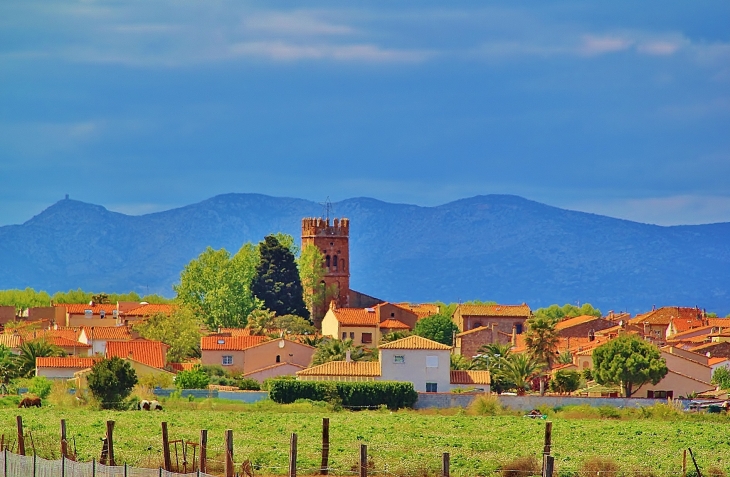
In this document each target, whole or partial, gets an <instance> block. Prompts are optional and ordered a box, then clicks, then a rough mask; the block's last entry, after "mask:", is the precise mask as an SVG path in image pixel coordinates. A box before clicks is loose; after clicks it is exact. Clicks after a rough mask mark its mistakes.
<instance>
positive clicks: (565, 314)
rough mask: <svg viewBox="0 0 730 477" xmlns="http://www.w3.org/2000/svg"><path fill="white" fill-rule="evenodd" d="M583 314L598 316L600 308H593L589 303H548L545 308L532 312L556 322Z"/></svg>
mask: <svg viewBox="0 0 730 477" xmlns="http://www.w3.org/2000/svg"><path fill="white" fill-rule="evenodd" d="M583 315H590V316H597V317H600V316H601V310H599V309H597V308H593V306H592V305H591V304H590V303H583V305H581V306H575V305H571V304H570V303H566V304H565V305H563V306H559V305H550V306H549V307H547V308H538V309H537V310H535V313H534V316H535V317H541V318H550V319H552V320H553V321H555V322H558V321H560V320H562V319H563V318H575V317H576V316H583Z"/></svg>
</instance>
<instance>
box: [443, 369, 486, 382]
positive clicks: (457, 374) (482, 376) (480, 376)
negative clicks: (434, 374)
mask: <svg viewBox="0 0 730 477" xmlns="http://www.w3.org/2000/svg"><path fill="white" fill-rule="evenodd" d="M491 382H492V381H491V379H490V376H489V371H456V370H452V371H451V384H491Z"/></svg>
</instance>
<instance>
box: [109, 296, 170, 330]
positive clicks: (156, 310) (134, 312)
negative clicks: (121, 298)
mask: <svg viewBox="0 0 730 477" xmlns="http://www.w3.org/2000/svg"><path fill="white" fill-rule="evenodd" d="M125 308H126V307H125ZM176 308H177V306H176V305H170V304H166V303H145V302H142V303H138V304H137V306H135V307H133V308H130V309H126V310H124V311H122V310H119V324H125V325H128V324H130V323H137V322H140V321H144V320H146V319H147V318H149V317H150V316H154V315H158V314H163V315H167V316H170V315H171V314H172V313H174V312H175V309H176Z"/></svg>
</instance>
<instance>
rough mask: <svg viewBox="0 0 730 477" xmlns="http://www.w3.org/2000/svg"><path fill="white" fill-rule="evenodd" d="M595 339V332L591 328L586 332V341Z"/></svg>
mask: <svg viewBox="0 0 730 477" xmlns="http://www.w3.org/2000/svg"><path fill="white" fill-rule="evenodd" d="M595 339H596V332H595V331H593V329H592V328H591V330H590V331H589V332H588V341H594V340H595Z"/></svg>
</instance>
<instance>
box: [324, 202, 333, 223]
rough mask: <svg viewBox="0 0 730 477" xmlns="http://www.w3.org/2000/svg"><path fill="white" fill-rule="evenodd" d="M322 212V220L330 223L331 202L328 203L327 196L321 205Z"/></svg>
mask: <svg viewBox="0 0 730 477" xmlns="http://www.w3.org/2000/svg"><path fill="white" fill-rule="evenodd" d="M322 209H323V210H322V212H323V215H324V217H323V218H324V219H327V223H329V222H330V214H332V202H330V197H329V196H327V199H325V201H324V203H323V204H322Z"/></svg>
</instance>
